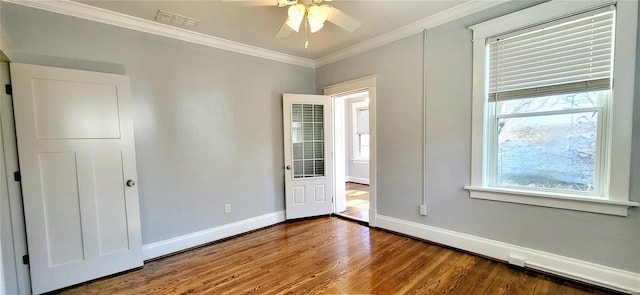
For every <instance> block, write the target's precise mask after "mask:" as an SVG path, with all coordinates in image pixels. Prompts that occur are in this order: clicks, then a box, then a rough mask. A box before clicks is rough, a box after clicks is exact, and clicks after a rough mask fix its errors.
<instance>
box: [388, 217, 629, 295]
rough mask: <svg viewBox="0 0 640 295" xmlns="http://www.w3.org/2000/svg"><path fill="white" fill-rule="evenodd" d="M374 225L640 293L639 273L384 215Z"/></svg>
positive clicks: (550, 271) (590, 282) (585, 280)
mask: <svg viewBox="0 0 640 295" xmlns="http://www.w3.org/2000/svg"><path fill="white" fill-rule="evenodd" d="M376 226H377V227H380V228H384V229H387V230H391V231H394V232H398V233H402V234H406V235H410V236H413V237H417V238H420V239H425V240H428V241H432V242H436V243H440V244H444V245H447V246H450V247H454V248H458V249H462V250H466V251H469V252H473V253H477V254H481V255H485V256H488V257H492V258H495V259H499V260H502V261H509V257H510V256H512V258H514V257H515V258H516V259H524V265H525V267H527V268H531V269H536V270H541V271H544V272H547V273H553V274H556V275H559V276H562V277H566V278H570V279H574V280H578V281H582V282H586V283H589V284H593V285H597V286H602V287H605V288H610V289H613V290H617V291H622V292H627V293H632V294H640V274H638V273H633V272H629V271H624V270H620V269H616V268H612V267H608V266H604V265H599V264H595V263H591V262H586V261H582V260H577V259H573V258H569V257H565V256H560V255H556V254H552V253H547V252H542V251H538V250H534V249H529V248H524V247H520V246H516V245H512V244H507V243H503V242H498V241H494V240H490V239H485V238H481V237H477V236H472V235H468V234H464V233H459V232H455V231H450V230H446V229H441V228H437V227H433V226H428V225H424V224H420V223H415V222H410V221H406V220H401V219H397V218H393V217H388V216H384V215H377V216H376Z"/></svg>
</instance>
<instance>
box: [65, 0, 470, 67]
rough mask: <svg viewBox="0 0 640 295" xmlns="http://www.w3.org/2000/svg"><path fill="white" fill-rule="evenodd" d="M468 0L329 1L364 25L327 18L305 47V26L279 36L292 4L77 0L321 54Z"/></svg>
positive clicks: (243, 39) (257, 42)
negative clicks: (165, 14)
mask: <svg viewBox="0 0 640 295" xmlns="http://www.w3.org/2000/svg"><path fill="white" fill-rule="evenodd" d="M76 1H78V0H76ZM467 1H469V0H441V1H437V0H413V1H411V0H408V1H398V0H395V1H384V0H369V1H365V0H359V1H358V0H335V1H333V2H330V5H332V6H334V7H336V8H338V9H340V10H342V11H343V12H345V13H347V14H348V15H350V16H352V17H354V18H356V19H358V20H360V21H361V22H362V26H360V28H358V29H357V30H356V31H354V32H352V33H349V32H347V31H345V30H343V29H342V28H340V27H338V26H336V25H334V24H331V23H327V24H326V25H325V27H324V28H323V29H322V30H320V31H319V32H317V33H314V34H309V35H308V40H309V48H308V49H305V48H304V40H305V39H304V33H302V30H301V32H300V33H296V32H293V33H292V34H291V35H290V36H289V37H286V38H280V39H276V38H275V35H276V33H277V32H278V30H279V29H280V27H281V26H282V24H283V23H284V21H285V19H286V18H287V9H286V8H278V7H275V5H273V6H257V5H255V4H262V5H264V3H265V2H264V1H248V2H244V1H237V0H236V1H221V0H200V1H175V0H174V1H167V0H161V1H141V0H138V1H114V0H110V1H94V0H88V1H87V0H79V1H78V2H81V3H84V4H88V5H91V6H95V7H99V8H103V9H107V10H111V11H115V12H118V13H122V14H126V15H130V16H134V17H138V18H142V19H145V20H153V19H154V18H155V16H156V13H157V11H158V9H162V10H165V11H169V12H173V13H177V14H180V15H184V16H188V17H192V18H195V19H199V20H201V21H202V22H201V23H200V24H199V25H198V26H197V27H195V28H192V29H191V30H193V31H196V32H199V33H203V34H206V35H211V36H215V37H220V38H224V39H227V40H231V41H235V42H240V43H244V44H247V45H251V46H256V47H260V48H264V49H269V50H273V51H278V52H281V53H285V54H289V55H294V56H298V57H303V58H308V59H312V60H316V59H318V58H321V57H323V56H326V55H328V54H330V53H334V52H337V51H340V50H343V49H345V48H348V47H350V46H353V45H355V44H358V43H361V42H364V41H367V40H370V39H372V38H375V37H377V36H380V35H382V34H385V33H388V32H390V31H392V30H394V29H398V28H401V27H403V26H407V25H409V24H411V23H414V22H416V21H420V20H423V19H426V18H429V17H430V16H433V15H435V14H437V13H440V12H443V11H445V10H447V9H450V8H453V7H455V6H458V5H460V4H462V3H464V2H467ZM476 1H477V0H476ZM274 3H275V1H274ZM183 28H184V27H183Z"/></svg>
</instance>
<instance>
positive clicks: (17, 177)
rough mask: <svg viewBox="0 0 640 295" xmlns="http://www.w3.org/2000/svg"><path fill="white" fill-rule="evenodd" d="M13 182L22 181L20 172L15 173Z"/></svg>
mask: <svg viewBox="0 0 640 295" xmlns="http://www.w3.org/2000/svg"><path fill="white" fill-rule="evenodd" d="M13 180H15V181H22V174H20V171H16V172H13Z"/></svg>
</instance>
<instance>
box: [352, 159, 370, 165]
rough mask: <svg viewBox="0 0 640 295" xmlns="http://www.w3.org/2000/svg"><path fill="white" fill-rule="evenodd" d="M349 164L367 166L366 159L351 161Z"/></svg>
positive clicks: (367, 161)
mask: <svg viewBox="0 0 640 295" xmlns="http://www.w3.org/2000/svg"><path fill="white" fill-rule="evenodd" d="M351 162H352V163H354V164H369V160H368V159H351Z"/></svg>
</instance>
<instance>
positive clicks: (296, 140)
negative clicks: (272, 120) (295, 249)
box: [283, 93, 333, 219]
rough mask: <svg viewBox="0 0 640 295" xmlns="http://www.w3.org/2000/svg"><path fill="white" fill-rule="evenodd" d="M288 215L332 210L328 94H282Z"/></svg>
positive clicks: (322, 212)
mask: <svg viewBox="0 0 640 295" xmlns="http://www.w3.org/2000/svg"><path fill="white" fill-rule="evenodd" d="M283 100H284V103H283V116H284V165H285V198H286V215H287V219H295V218H302V217H309V216H317V215H324V214H330V213H332V212H333V177H332V175H333V159H332V156H331V147H332V136H331V97H330V96H324V95H305V94H286V93H285V94H284V95H283Z"/></svg>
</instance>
